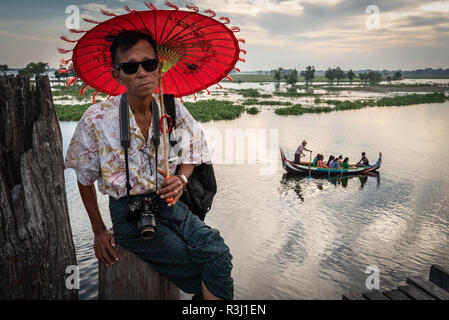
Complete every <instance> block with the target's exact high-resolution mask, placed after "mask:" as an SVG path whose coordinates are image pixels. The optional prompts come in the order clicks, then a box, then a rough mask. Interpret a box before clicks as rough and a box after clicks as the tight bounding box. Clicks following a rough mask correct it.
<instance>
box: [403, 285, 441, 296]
mask: <svg viewBox="0 0 449 320" xmlns="http://www.w3.org/2000/svg"><path fill="white" fill-rule="evenodd" d="M398 290H399V291H402V292H404V293H405V294H406V295H408V296H409V297H410V298H412V299H413V300H435V298H433V297H431V296H429V295H428V294H426V293H424V292H423V291H421V290H419V289H418V288H417V287H415V286H413V285H411V284H408V285H405V286H400V287H398Z"/></svg>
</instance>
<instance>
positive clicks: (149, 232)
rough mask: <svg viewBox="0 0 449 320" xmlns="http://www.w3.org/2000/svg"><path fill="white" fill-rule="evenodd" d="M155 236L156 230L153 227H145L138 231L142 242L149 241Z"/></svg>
mask: <svg viewBox="0 0 449 320" xmlns="http://www.w3.org/2000/svg"><path fill="white" fill-rule="evenodd" d="M155 236H156V229H155V228H153V227H145V228H142V230H140V237H141V238H142V239H143V240H151V239H154V237H155Z"/></svg>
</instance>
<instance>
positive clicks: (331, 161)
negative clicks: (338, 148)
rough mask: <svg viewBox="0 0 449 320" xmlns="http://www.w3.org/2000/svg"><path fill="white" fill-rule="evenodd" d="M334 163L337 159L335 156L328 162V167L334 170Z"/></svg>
mask: <svg viewBox="0 0 449 320" xmlns="http://www.w3.org/2000/svg"><path fill="white" fill-rule="evenodd" d="M334 161H335V157H334V156H330V157H329V160H327V166H328V167H329V168H332V165H333V164H334Z"/></svg>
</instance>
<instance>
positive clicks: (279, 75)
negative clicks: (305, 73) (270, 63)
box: [274, 68, 282, 83]
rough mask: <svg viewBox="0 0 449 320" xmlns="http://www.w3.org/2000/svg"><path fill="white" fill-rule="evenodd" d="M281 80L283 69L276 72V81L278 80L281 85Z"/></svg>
mask: <svg viewBox="0 0 449 320" xmlns="http://www.w3.org/2000/svg"><path fill="white" fill-rule="evenodd" d="M281 79H282V68H279V69H278V70H276V71H275V72H274V80H276V81H277V82H278V83H279V82H280V81H281Z"/></svg>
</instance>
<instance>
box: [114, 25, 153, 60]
mask: <svg viewBox="0 0 449 320" xmlns="http://www.w3.org/2000/svg"><path fill="white" fill-rule="evenodd" d="M106 40H107V41H109V42H112V44H111V46H110V51H111V58H112V65H113V66H114V67H115V66H116V65H117V49H120V51H121V52H124V51H126V50H128V49H130V48H132V47H133V46H134V45H135V44H136V43H137V42H139V40H146V41H148V43H149V44H150V45H151V47H152V48H153V50H154V53H155V54H156V58H157V49H156V42H155V41H154V39H153V37H152V36H151V35H150V34H148V32H144V31H137V30H122V31H120V32H118V33H117V34H110V35H108V36H107V37H106Z"/></svg>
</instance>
